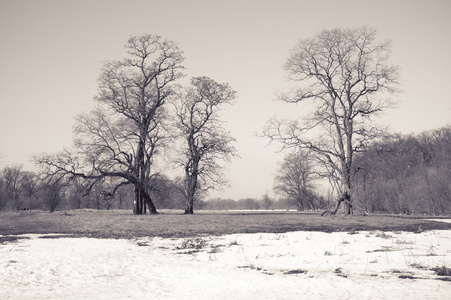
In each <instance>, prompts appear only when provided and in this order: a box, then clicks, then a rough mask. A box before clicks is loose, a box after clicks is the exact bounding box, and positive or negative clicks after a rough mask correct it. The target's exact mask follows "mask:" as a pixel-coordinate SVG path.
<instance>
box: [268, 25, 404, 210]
mask: <svg viewBox="0 0 451 300" xmlns="http://www.w3.org/2000/svg"><path fill="white" fill-rule="evenodd" d="M390 49H391V43H390V41H383V42H378V41H377V40H376V30H375V29H373V28H368V27H365V26H364V27H359V28H355V29H341V28H336V29H332V30H323V31H321V32H320V33H318V34H317V35H316V36H314V37H313V38H309V39H304V40H301V41H299V43H298V44H297V45H296V46H295V47H294V48H293V50H292V51H291V54H290V57H289V59H288V61H287V62H286V64H285V66H284V68H285V70H286V71H287V73H288V78H289V79H290V80H292V81H296V82H299V86H298V87H297V88H295V89H294V90H293V91H291V92H288V93H283V94H282V95H280V99H281V100H282V101H285V102H288V103H295V104H297V103H300V102H306V101H309V100H310V101H311V102H312V103H313V104H314V106H315V109H314V111H313V112H312V113H311V114H310V115H309V116H308V117H307V118H306V119H305V120H303V122H300V120H294V121H288V120H279V119H276V118H274V119H271V120H270V121H269V123H268V125H267V127H266V128H265V130H264V135H265V136H266V137H268V138H269V139H270V140H271V141H278V142H280V143H281V144H282V145H283V147H284V148H297V149H308V150H310V151H311V152H313V153H315V154H316V158H317V160H318V161H319V163H320V164H321V165H322V166H323V167H324V168H325V170H327V171H328V173H329V174H331V176H332V177H333V178H337V180H338V182H336V183H338V184H337V185H336V186H338V189H339V190H338V192H339V194H340V197H339V199H340V200H339V201H338V203H337V207H336V209H335V210H334V213H335V212H336V211H337V210H338V207H339V205H340V203H341V202H344V203H345V205H346V212H347V213H348V214H351V213H352V182H351V178H352V174H353V155H354V153H355V152H357V151H360V150H362V148H363V147H364V146H365V145H366V144H367V143H368V142H369V141H371V140H373V139H374V138H375V137H377V136H378V134H379V133H380V130H379V128H378V127H377V126H376V125H375V124H373V123H372V117H373V116H375V115H377V114H378V113H380V112H381V111H383V110H384V109H386V108H388V107H391V106H392V105H393V102H392V101H391V100H390V99H389V98H387V97H386V94H387V93H388V94H393V93H396V92H398V89H397V86H398V78H399V68H398V66H396V65H391V64H390V63H389V56H390ZM337 175H338V176H337ZM341 195H343V196H341ZM342 200H344V201H342Z"/></svg>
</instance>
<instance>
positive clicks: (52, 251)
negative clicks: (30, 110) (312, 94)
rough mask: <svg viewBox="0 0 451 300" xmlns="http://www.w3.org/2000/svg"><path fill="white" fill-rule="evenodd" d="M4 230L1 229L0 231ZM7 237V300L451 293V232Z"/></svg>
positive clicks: (2, 258)
mask: <svg viewBox="0 0 451 300" xmlns="http://www.w3.org/2000/svg"><path fill="white" fill-rule="evenodd" d="M0 237H1V236H0ZM20 237H24V239H20V240H18V241H15V242H8V243H4V244H0V299H139V298H141V299H441V300H444V299H450V295H451V281H445V280H440V278H441V279H444V278H448V279H449V278H450V277H446V276H438V275H437V274H436V273H435V272H434V271H432V270H431V268H434V267H447V268H449V267H451V231H428V232H422V233H418V234H415V233H406V232H379V231H375V232H359V233H323V232H290V233H285V234H267V233H262V234H235V235H227V236H220V237H208V236H205V237H202V238H198V239H162V238H140V239H131V240H125V239H120V240H113V239H93V238H56V237H52V236H51V235H46V238H42V236H39V235H24V236H20Z"/></svg>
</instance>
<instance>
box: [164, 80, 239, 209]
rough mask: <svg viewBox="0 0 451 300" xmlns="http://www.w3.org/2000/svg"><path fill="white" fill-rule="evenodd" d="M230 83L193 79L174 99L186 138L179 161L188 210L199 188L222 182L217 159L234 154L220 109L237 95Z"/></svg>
mask: <svg viewBox="0 0 451 300" xmlns="http://www.w3.org/2000/svg"><path fill="white" fill-rule="evenodd" d="M235 94H236V93H235V91H233V90H232V89H231V88H230V86H229V85H228V84H219V83H217V82H215V81H214V80H212V79H210V78H207V77H196V78H193V79H192V80H191V87H189V88H186V89H184V90H182V91H180V92H179V93H178V95H177V96H176V98H175V99H174V102H173V103H174V107H175V110H176V115H177V119H178V120H177V125H176V126H177V128H178V129H179V132H180V135H181V136H182V138H183V139H184V146H183V149H184V153H183V156H182V159H181V160H179V163H180V164H181V165H183V167H184V171H185V178H184V189H183V190H184V194H185V198H186V201H187V205H186V208H185V213H186V214H192V213H193V212H194V199H195V198H196V193H198V190H199V189H202V190H208V189H212V188H218V187H219V186H220V185H221V184H222V183H223V182H222V181H223V176H222V175H221V173H220V171H221V168H220V165H219V164H218V162H217V161H218V160H224V159H225V160H227V159H230V158H231V157H233V156H234V155H235V148H234V147H233V146H232V145H231V143H232V142H233V141H234V139H233V138H232V137H231V136H230V135H229V133H227V132H225V131H224V129H223V128H222V123H221V122H220V120H219V119H218V115H217V110H219V108H220V106H222V105H224V104H227V103H230V102H231V101H232V100H233V99H235Z"/></svg>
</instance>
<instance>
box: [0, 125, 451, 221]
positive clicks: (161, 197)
mask: <svg viewBox="0 0 451 300" xmlns="http://www.w3.org/2000/svg"><path fill="white" fill-rule="evenodd" d="M352 179H353V181H352V182H353V185H354V189H353V190H354V193H355V194H354V195H353V199H354V205H355V206H356V207H358V208H361V209H364V210H367V211H368V212H384V213H397V214H398V213H401V214H429V215H443V214H450V213H451V126H448V127H444V128H441V129H438V130H433V131H428V132H424V133H421V134H418V135H400V134H397V135H390V136H386V137H385V138H383V139H381V140H379V141H378V142H375V143H372V144H371V145H370V146H369V147H367V149H366V150H365V151H364V152H360V153H358V154H357V155H356V157H355V160H354V175H353V177H352ZM153 180H154V182H153V183H152V186H153V187H154V189H153V190H152V191H150V192H149V193H150V195H151V196H152V200H153V201H154V202H155V205H156V206H157V207H158V208H160V209H163V208H165V209H180V210H183V209H184V207H185V204H186V202H185V201H186V200H185V198H184V195H183V192H182V189H181V188H180V183H177V182H176V181H173V180H171V179H169V178H167V177H165V176H159V177H156V178H155V179H153ZM279 190H280V189H274V194H275V195H276V197H275V199H274V198H271V197H270V196H268V195H263V196H262V197H261V198H258V199H257V198H243V199H239V200H234V199H221V198H215V199H208V198H207V196H208V195H200V197H199V198H198V199H196V201H195V208H196V209H211V210H233V209H236V210H238V209H246V210H259V209H268V210H271V209H304V208H305V209H309V210H320V209H323V208H324V207H326V206H327V205H328V204H331V205H333V202H334V201H335V200H336V199H333V197H332V196H329V197H328V199H326V198H325V197H323V196H321V195H320V193H318V192H316V191H315V190H310V189H309V190H308V193H307V198H308V201H309V203H311V205H305V206H300V205H299V203H296V201H294V200H293V199H287V198H286V197H285V196H282V194H281V193H280V192H279ZM88 192H89V193H88ZM132 199H133V187H131V186H124V187H122V188H120V189H118V190H117V191H116V192H115V194H114V195H113V194H112V193H111V185H110V184H109V182H108V181H107V180H105V181H104V182H103V183H102V184H97V185H96V186H94V187H92V188H90V187H89V186H87V185H86V183H85V182H84V181H82V180H79V179H74V180H70V181H64V182H56V183H53V184H51V185H49V184H47V183H45V182H43V181H41V180H40V178H39V176H38V174H36V173H34V172H31V171H26V170H23V168H22V166H20V165H19V166H18V165H16V166H7V167H5V168H3V169H2V170H1V172H0V210H21V209H43V210H49V211H54V210H56V209H60V210H64V209H82V208H90V209H132V208H133V201H132Z"/></svg>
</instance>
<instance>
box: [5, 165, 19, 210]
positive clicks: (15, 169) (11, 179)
mask: <svg viewBox="0 0 451 300" xmlns="http://www.w3.org/2000/svg"><path fill="white" fill-rule="evenodd" d="M22 178H23V171H22V165H17V166H11V167H5V168H4V169H3V180H4V184H5V189H6V192H7V195H8V196H9V198H10V199H13V201H14V209H16V210H18V209H20V208H21V207H20V206H21V198H20V196H21V194H22V192H23V187H22Z"/></svg>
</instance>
